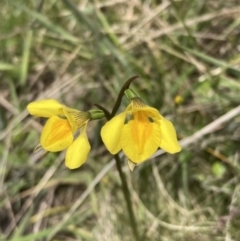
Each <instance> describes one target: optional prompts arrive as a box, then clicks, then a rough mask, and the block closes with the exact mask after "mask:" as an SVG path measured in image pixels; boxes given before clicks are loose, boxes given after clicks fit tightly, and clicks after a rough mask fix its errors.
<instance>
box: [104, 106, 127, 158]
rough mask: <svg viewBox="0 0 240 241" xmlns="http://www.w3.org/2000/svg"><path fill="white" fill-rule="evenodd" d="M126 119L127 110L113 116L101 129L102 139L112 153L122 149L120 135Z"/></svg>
mask: <svg viewBox="0 0 240 241" xmlns="http://www.w3.org/2000/svg"><path fill="white" fill-rule="evenodd" d="M125 119H126V111H124V112H122V113H120V114H119V115H116V116H115V117H113V118H112V119H111V120H110V121H108V122H107V123H106V124H105V125H104V126H103V127H102V129H101V137H102V140H103V142H104V144H105V146H106V147H107V149H108V150H109V152H110V153H111V154H116V153H118V152H119V151H120V150H121V146H120V137H121V131H122V128H123V125H124V121H125Z"/></svg>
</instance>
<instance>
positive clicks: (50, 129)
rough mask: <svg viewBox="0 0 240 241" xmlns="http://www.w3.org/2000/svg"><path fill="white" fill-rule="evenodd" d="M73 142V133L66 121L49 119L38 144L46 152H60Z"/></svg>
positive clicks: (56, 118)
mask: <svg viewBox="0 0 240 241" xmlns="http://www.w3.org/2000/svg"><path fill="white" fill-rule="evenodd" d="M72 142H73V132H72V128H71V126H70V125H69V122H68V120H66V119H61V118H59V117H58V116H52V117H50V118H49V119H48V120H47V122H46V124H45V126H44V127H43V130H42V135H41V138H40V144H41V145H42V147H43V148H44V149H45V150H47V151H52V152H56V151H62V150H64V149H66V148H67V147H69V146H70V145H71V144H72Z"/></svg>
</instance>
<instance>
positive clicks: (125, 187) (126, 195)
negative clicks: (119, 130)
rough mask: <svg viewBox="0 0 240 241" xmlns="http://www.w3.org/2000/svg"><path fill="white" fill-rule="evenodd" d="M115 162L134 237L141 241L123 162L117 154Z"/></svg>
mask: <svg viewBox="0 0 240 241" xmlns="http://www.w3.org/2000/svg"><path fill="white" fill-rule="evenodd" d="M114 157H115V160H116V164H117V169H118V172H119V175H120V178H121V181H122V190H123V194H124V198H125V201H126V204H127V210H128V213H129V219H130V225H131V228H132V232H133V236H134V238H135V240H136V241H140V237H139V233H138V229H137V222H136V218H135V216H134V212H133V208H132V201H131V198H130V192H129V189H128V185H127V181H126V176H125V174H124V172H123V170H122V166H121V160H120V158H119V155H118V154H116V155H114Z"/></svg>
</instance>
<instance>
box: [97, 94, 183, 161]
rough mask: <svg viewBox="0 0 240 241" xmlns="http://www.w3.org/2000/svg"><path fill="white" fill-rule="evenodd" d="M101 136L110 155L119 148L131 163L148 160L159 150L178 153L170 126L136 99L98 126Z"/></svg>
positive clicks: (156, 111) (155, 110)
mask: <svg viewBox="0 0 240 241" xmlns="http://www.w3.org/2000/svg"><path fill="white" fill-rule="evenodd" d="M101 136H102V140H103V142H104V144H105V146H106V147H107V149H108V150H109V152H110V153H112V154H116V153H118V152H119V151H120V150H121V149H122V150H123V152H124V153H125V155H126V156H127V157H128V158H129V159H130V161H131V162H133V163H135V164H137V163H140V162H143V161H145V160H146V159H148V158H149V157H151V156H152V155H153V154H154V153H155V152H156V150H157V149H158V148H159V147H160V148H162V149H163V150H165V151H166V152H169V153H176V152H179V151H180V150H181V147H180V145H179V143H178V140H177V137H176V132H175V129H174V127H173V124H172V123H171V122H170V121H169V120H167V119H165V118H164V117H163V116H161V115H160V113H159V112H158V110H157V109H155V108H152V107H149V106H147V105H145V104H144V103H143V101H142V100H141V99H140V98H138V97H135V98H133V99H132V100H131V103H130V104H129V105H128V107H127V108H126V109H125V111H123V112H122V113H120V114H118V115H116V116H115V117H113V118H112V119H111V120H110V121H108V122H107V123H106V124H105V125H104V126H103V127H102V130H101Z"/></svg>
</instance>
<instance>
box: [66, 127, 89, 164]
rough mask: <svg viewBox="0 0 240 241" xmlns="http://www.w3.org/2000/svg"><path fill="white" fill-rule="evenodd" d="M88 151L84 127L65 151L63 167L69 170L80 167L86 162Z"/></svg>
mask: <svg viewBox="0 0 240 241" xmlns="http://www.w3.org/2000/svg"><path fill="white" fill-rule="evenodd" d="M90 149H91V146H90V144H89V141H88V138H87V134H86V125H85V126H83V130H82V132H81V134H80V135H79V137H78V138H77V139H76V140H75V141H74V142H73V143H72V145H71V146H69V148H68V149H67V153H66V159H65V165H66V166H67V167H68V168H70V169H75V168H78V167H80V166H81V165H82V164H83V163H84V162H85V161H86V160H87V156H88V153H89V151H90Z"/></svg>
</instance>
